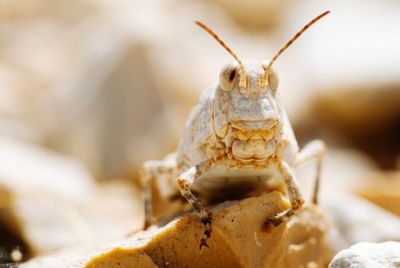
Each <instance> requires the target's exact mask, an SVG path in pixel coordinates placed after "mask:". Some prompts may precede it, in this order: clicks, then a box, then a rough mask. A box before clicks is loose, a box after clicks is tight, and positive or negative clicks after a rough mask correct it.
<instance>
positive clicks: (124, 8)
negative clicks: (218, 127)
mask: <svg viewBox="0 0 400 268" xmlns="http://www.w3.org/2000/svg"><path fill="white" fill-rule="evenodd" d="M327 9H329V10H331V11H332V13H331V14H330V15H329V16H328V17H327V18H325V19H324V20H323V21H321V22H319V23H318V24H317V25H316V26H315V27H313V28H312V29H310V30H309V31H308V32H307V33H306V34H305V35H304V36H302V37H301V38H300V40H298V41H297V42H296V43H295V44H294V45H293V46H292V47H291V48H290V49H289V50H287V51H286V52H285V54H284V55H282V57H281V58H280V59H279V61H278V62H277V63H276V65H275V67H276V69H277V70H278V71H279V73H280V91H281V94H282V100H283V103H284V105H285V107H286V109H287V111H288V113H289V117H290V118H291V121H292V123H293V125H294V128H295V132H296V133H297V137H298V139H299V141H300V143H301V144H304V143H305V142H307V141H309V140H311V139H313V138H317V137H318V138H322V139H324V140H325V141H327V143H328V145H329V148H330V152H331V153H330V154H331V155H332V156H331V158H332V160H327V163H326V166H329V165H331V168H329V174H328V172H327V171H326V172H324V174H325V175H324V176H326V177H329V178H332V179H330V180H329V181H328V179H327V180H324V181H323V187H326V189H329V190H331V189H336V188H332V187H337V188H338V189H343V188H344V189H346V190H348V191H350V192H351V191H354V192H356V193H357V194H358V195H360V196H363V197H365V198H367V199H369V200H370V201H373V202H375V203H377V204H378V205H380V206H381V207H383V208H385V207H386V208H388V209H389V210H391V211H392V212H396V213H397V214H398V210H396V209H393V207H395V206H396V205H393V204H398V203H393V202H399V200H400V198H399V193H398V192H397V193H394V194H393V193H392V192H390V191H384V190H381V191H380V193H381V195H380V196H379V198H378V197H376V196H372V195H371V194H370V192H371V190H366V189H368V187H364V188H362V189H359V187H358V186H359V185H360V184H357V182H358V181H360V179H361V181H363V179H364V178H365V180H366V181H373V182H371V183H376V180H378V179H377V178H382V180H380V181H386V180H389V181H390V183H389V184H385V183H382V184H381V185H383V186H381V187H383V188H385V185H398V184H396V183H398V181H400V176H399V175H398V174H399V173H398V171H396V170H397V169H398V167H399V164H398V163H399V159H400V153H399V152H400V150H399V148H400V139H399V137H400V89H399V87H400V76H399V70H400V53H399V52H400V38H399V36H400V28H399V27H398V25H400V17H399V16H398V10H400V3H399V2H398V1H395V0H386V1H378V0H373V1H368V2H365V1H361V0H352V1H345V0H337V1H331V2H329V3H325V2H321V1H316V0H308V1H301V2H297V1H290V0H285V1H277V0H264V1H261V0H251V1H236V0H235V1H228V0H218V1H209V0H203V1H202V0H197V1H196V0H192V1H183V0H163V1H128V0H119V1H106V0H96V1H94V0H85V1H50V0H31V1H22V0H12V1H11V0H10V1H1V2H0V139H1V142H0V157H1V159H2V163H0V186H1V188H0V189H1V197H0V202H1V204H0V212H1V214H0V218H1V220H0V221H1V225H0V228H1V230H0V232H2V233H1V235H0V239H3V237H5V238H4V239H3V240H2V241H0V246H1V244H4V245H6V246H7V247H9V248H13V247H14V246H18V245H24V248H25V249H24V250H25V251H28V250H30V252H31V256H32V255H37V254H45V253H48V252H52V251H54V250H56V249H62V248H64V247H67V246H68V247H70V246H74V245H80V244H83V243H85V244H88V243H96V242H98V241H104V240H107V239H116V238H117V237H119V236H121V235H122V234H123V233H124V232H128V231H132V230H135V229H138V228H140V225H141V220H142V211H141V206H140V191H139V190H137V189H136V188H135V187H134V185H131V183H132V182H135V181H136V178H137V174H138V169H139V168H140V165H141V164H142V163H143V161H145V160H148V159H159V158H162V157H163V156H164V155H165V154H166V153H168V152H171V151H172V150H174V149H175V148H176V146H177V144H178V142H179V137H180V136H181V134H182V131H183V126H184V122H185V119H186V117H187V115H188V113H189V110H190V108H191V107H192V106H193V105H194V104H195V103H196V100H197V98H198V95H199V94H200V92H201V91H202V90H203V89H204V88H205V87H206V86H208V85H209V84H211V83H212V82H214V81H215V80H216V79H217V78H218V75H219V70H220V68H221V66H223V64H224V63H225V62H226V61H230V60H232V59H231V57H230V56H229V55H228V53H226V52H225V51H224V50H223V49H222V48H221V47H220V46H219V45H218V44H217V43H216V42H215V41H213V40H212V39H211V38H210V37H209V36H208V35H207V34H205V33H204V32H203V31H202V30H200V29H198V28H197V27H196V26H195V24H194V23H193V20H195V19H199V20H201V21H203V22H205V23H206V24H208V25H209V26H210V27H211V28H213V29H214V30H215V31H216V32H217V33H219V34H220V35H221V37H222V38H223V39H224V40H225V41H227V43H229V44H230V46H231V47H232V49H233V50H234V51H235V52H236V53H237V54H238V55H239V56H240V57H252V58H256V59H269V58H270V57H271V56H272V55H273V54H274V53H275V52H276V51H277V50H278V49H279V48H280V47H281V46H282V45H283V44H284V43H285V42H286V41H287V40H288V39H289V38H290V37H291V36H292V35H293V34H294V33H295V32H296V31H297V30H298V29H300V28H301V27H302V26H303V25H304V24H305V23H306V22H307V21H308V20H309V19H311V18H312V17H314V16H315V15H317V14H319V13H320V12H321V11H324V10H327ZM335 157H336V158H335ZM10 159H11V160H12V161H11V160H10ZM359 159H363V160H359ZM360 163H362V164H360ZM343 166H345V167H346V168H347V167H348V168H347V169H343ZM343 170H346V171H348V173H345V172H344V171H343ZM381 170H385V172H382V171H381ZM340 172H341V173H340ZM303 173H304V174H309V173H307V171H304V170H303ZM303 173H302V171H301V170H300V173H299V174H303ZM371 174H374V175H371ZM339 176H340V177H341V179H339V178H338V177H339ZM304 177H306V178H307V177H309V176H308V175H304ZM372 177H373V178H374V179H371V180H369V179H367V178H372ZM21 178H22V179H21ZM306 180H307V179H306ZM308 181H309V180H308ZM394 181H397V182H394ZM99 182H101V183H99ZM133 184H134V183H133ZM305 184H306V183H305ZM350 184H351V185H352V186H353V187H354V188H356V189H350V187H348V188H347V187H346V185H350ZM324 185H325V186H324ZM332 185H334V186H332ZM338 185H340V186H338ZM115 187H116V188H118V189H119V190H115V189H116V188H115ZM388 187H393V186H388ZM110 189H114V190H110ZM127 189H129V190H127ZM121 191H122V192H123V194H121ZM323 191H324V189H323ZM325 191H327V190H325ZM3 193H4V194H3ZM116 193H117V194H116ZM383 193H386V195H385V194H383ZM396 194H397V195H396ZM5 196H8V197H9V198H5ZM385 196H386V197H385ZM3 197H4V198H3ZM36 197H40V198H39V199H37V198H36ZM382 198H383V199H382ZM385 198H389V199H390V200H391V201H390V202H387V199H385ZM102 199H104V200H107V202H109V203H108V204H109V205H108V206H107V205H105V206H103V207H102V208H103V209H102V210H101V211H102V212H101V213H100V212H99V213H93V211H96V209H99V207H98V204H99V203H103V202H104V201H103V202H101V200H102ZM33 200H36V201H33ZM377 200H379V201H377ZM385 200H386V201H385ZM393 200H395V201H393ZM327 202H329V201H327ZM125 203H127V204H125ZM32 204H34V205H33V207H34V209H33V211H40V212H38V214H37V215H36V214H35V213H33V214H35V215H30V214H29V213H32V210H30V209H27V208H29V206H30V205H32ZM344 206H345V204H344ZM116 207H117V208H119V209H115V208H116ZM66 211H67V212H66ZM40 213H42V214H40ZM102 213H103V214H102ZM109 213H113V214H109ZM66 215H68V216H66ZM71 215H73V216H71ZM99 215H100V216H99ZM110 215H111V216H110ZM120 215H124V217H119V216H120ZM71 217H72V218H71ZM96 217H97V218H96ZM105 218H109V219H110V218H113V219H115V220H114V221H113V220H110V221H109V222H108V224H104V225H103V226H98V225H97V227H94V226H95V223H96V222H97V223H98V222H104V219H105ZM49 219H51V221H49ZM122 219H123V220H122ZM121 221H123V222H124V223H121ZM29 226H30V227H29ZM111 226H113V227H112V228H115V229H113V230H114V231H115V232H114V233H113V234H111V233H107V234H108V235H106V234H105V230H110V228H111ZM49 227H52V228H49ZM107 232H108V231H107ZM56 233H57V234H61V233H62V234H63V235H64V236H63V237H61V238H60V237H58V236H56V235H55V234H56ZM3 234H4V235H3ZM45 234H48V236H47V238H46V239H43V237H44V236H46V235H45ZM99 234H104V235H99ZM50 240H51V241H50ZM10 241H11V242H10ZM352 242H354V241H352ZM26 256H28V255H26Z"/></svg>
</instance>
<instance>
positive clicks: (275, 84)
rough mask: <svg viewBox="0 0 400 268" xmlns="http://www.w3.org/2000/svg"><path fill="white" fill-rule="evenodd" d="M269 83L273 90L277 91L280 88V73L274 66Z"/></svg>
mask: <svg viewBox="0 0 400 268" xmlns="http://www.w3.org/2000/svg"><path fill="white" fill-rule="evenodd" d="M268 85H269V87H270V88H271V89H272V90H273V91H276V90H277V89H278V86H279V75H278V73H277V72H276V71H275V70H274V68H271V71H270V73H269V76H268Z"/></svg>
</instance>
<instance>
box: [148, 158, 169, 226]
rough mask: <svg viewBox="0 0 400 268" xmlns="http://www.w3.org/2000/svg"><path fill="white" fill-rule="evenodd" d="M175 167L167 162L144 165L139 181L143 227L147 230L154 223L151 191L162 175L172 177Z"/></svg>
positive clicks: (150, 162) (152, 162) (151, 162)
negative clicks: (140, 185) (141, 193)
mask: <svg viewBox="0 0 400 268" xmlns="http://www.w3.org/2000/svg"><path fill="white" fill-rule="evenodd" d="M175 170H176V165H174V164H171V163H168V162H167V161H148V162H146V163H145V164H144V166H143V169H142V174H141V181H142V187H143V193H144V215H145V220H144V227H143V229H145V230H146V229H147V228H148V227H150V226H151V225H153V224H154V223H155V220H154V217H153V198H152V189H153V185H154V184H155V181H156V180H157V179H158V178H159V177H160V176H162V175H172V174H173V173H174V172H175Z"/></svg>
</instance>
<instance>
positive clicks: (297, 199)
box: [266, 159, 304, 229]
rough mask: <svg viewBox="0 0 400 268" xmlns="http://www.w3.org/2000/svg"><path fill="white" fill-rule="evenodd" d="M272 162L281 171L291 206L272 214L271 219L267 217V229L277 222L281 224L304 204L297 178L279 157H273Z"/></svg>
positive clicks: (276, 224)
mask: <svg viewBox="0 0 400 268" xmlns="http://www.w3.org/2000/svg"><path fill="white" fill-rule="evenodd" d="M274 162H275V165H276V166H277V168H278V171H279V172H280V173H281V175H282V177H283V178H284V182H285V185H286V188H287V190H288V195H289V201H290V205H291V206H290V208H289V209H287V210H285V211H283V212H281V213H279V214H278V215H276V216H274V217H273V218H271V219H268V220H267V222H266V227H267V229H269V228H270V227H271V226H275V227H276V226H278V225H279V224H281V223H282V222H283V221H284V220H285V219H286V218H288V217H290V216H292V215H293V214H294V212H295V211H296V210H298V209H300V208H301V207H302V206H303V204H304V199H303V197H302V194H301V192H300V188H299V185H298V182H297V179H296V177H295V176H294V174H293V172H292V170H291V168H290V167H289V165H288V164H287V163H286V162H284V161H282V160H280V159H275V160H274Z"/></svg>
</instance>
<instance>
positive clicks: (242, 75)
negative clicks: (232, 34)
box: [195, 20, 247, 87]
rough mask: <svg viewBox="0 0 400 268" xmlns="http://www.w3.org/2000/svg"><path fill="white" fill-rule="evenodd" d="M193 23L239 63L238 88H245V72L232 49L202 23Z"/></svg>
mask: <svg viewBox="0 0 400 268" xmlns="http://www.w3.org/2000/svg"><path fill="white" fill-rule="evenodd" d="M195 23H196V24H197V25H198V26H200V27H201V28H202V29H203V30H205V31H206V32H207V33H209V34H210V35H211V36H212V37H214V39H215V40H217V42H218V43H220V44H221V46H223V47H224V48H225V49H226V50H227V51H228V52H229V54H231V55H232V57H234V58H235V60H236V61H237V62H238V63H239V66H240V71H241V73H242V74H241V76H240V81H239V86H240V87H246V85H247V77H246V70H245V69H244V65H243V63H242V61H241V60H240V59H239V57H238V56H237V55H236V54H235V53H234V52H233V51H232V49H231V48H230V47H229V46H228V45H227V44H226V43H225V42H224V41H222V39H221V38H220V37H219V36H218V35H217V34H216V33H215V32H214V31H213V30H211V29H210V28H208V27H207V26H206V25H205V24H204V23H202V22H200V21H197V20H196V21H195Z"/></svg>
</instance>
